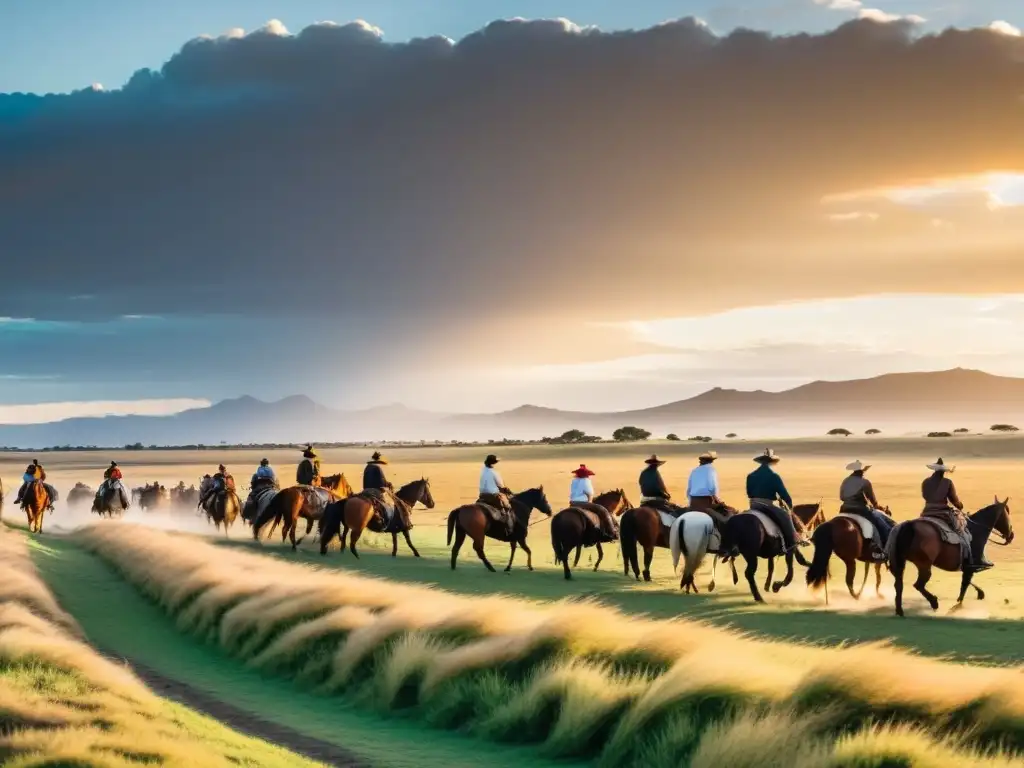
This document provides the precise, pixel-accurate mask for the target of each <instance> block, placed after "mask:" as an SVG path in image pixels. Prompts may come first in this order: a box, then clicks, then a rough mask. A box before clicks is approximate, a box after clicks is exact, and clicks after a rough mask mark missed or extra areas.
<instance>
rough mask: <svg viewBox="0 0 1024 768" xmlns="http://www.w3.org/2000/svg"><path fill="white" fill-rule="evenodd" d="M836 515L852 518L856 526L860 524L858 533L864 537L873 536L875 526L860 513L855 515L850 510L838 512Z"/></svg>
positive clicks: (871, 537)
mask: <svg viewBox="0 0 1024 768" xmlns="http://www.w3.org/2000/svg"><path fill="white" fill-rule="evenodd" d="M836 517H846V518H849V519H850V520H853V522H855V523H856V524H857V525H858V526H860V535H861V536H863V537H864V538H865V539H874V538H875V526H874V525H873V524H872V522H871V521H870V520H868V519H867V518H866V517H862V516H861V515H855V514H853V513H851V512H840V513H839V514H838V515H836Z"/></svg>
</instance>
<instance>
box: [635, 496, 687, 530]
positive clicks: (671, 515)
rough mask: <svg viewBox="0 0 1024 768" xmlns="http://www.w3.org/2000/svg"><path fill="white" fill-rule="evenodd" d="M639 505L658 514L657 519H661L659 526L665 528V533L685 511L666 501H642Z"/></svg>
mask: <svg viewBox="0 0 1024 768" xmlns="http://www.w3.org/2000/svg"><path fill="white" fill-rule="evenodd" d="M640 505H641V506H643V507H647V508H648V509H653V510H654V511H655V512H657V513H658V517H660V518H661V524H662V526H663V527H664V528H665V530H666V532H667V531H668V529H670V528H671V527H672V524H673V523H675V521H676V518H678V517H679V516H680V515H681V514H683V513H684V512H686V511H687V509H686V507H680V506H678V505H677V504H673V503H672V502H671V501H669V500H668V499H643V500H642V501H641V502H640Z"/></svg>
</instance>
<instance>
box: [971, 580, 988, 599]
mask: <svg viewBox="0 0 1024 768" xmlns="http://www.w3.org/2000/svg"><path fill="white" fill-rule="evenodd" d="M971 586H972V587H974V591H975V592H977V593H978V599H979V600H984V599H985V592H984V591H983V590H982V588H981V587H979V586H978V585H977V584H975V583H974V582H973V581H972V582H971Z"/></svg>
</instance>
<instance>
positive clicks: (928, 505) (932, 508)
mask: <svg viewBox="0 0 1024 768" xmlns="http://www.w3.org/2000/svg"><path fill="white" fill-rule="evenodd" d="M926 466H927V467H928V469H930V470H931V471H932V474H931V476H930V477H926V478H925V479H924V482H922V483H921V496H922V497H923V498H924V510H923V511H922V513H921V516H922V517H939V518H943V519H945V520H946V521H947V522H948V523H949V524H950V526H952V528H953V530H954V531H956V532H957V533H959V534H960V535H961V536H962V537H963V538H964V540H965V541H967V543H968V544H969V545H970V550H971V562H970V563H969V564H965V566H966V567H965V568H964V570H967V569H970V570H972V571H984V570H986V569H988V568H991V567H992V563H990V562H989V561H988V559H987V558H985V556H984V554H982V555H981V556H980V557H979V555H978V549H979V545H980V548H982V549H983V548H984V545H985V541H984V540H983V539H981V537H977V538H978V539H979V541H978V542H977V543H976V542H975V540H974V537H972V536H971V532H970V531H969V530H967V516H966V515H965V514H964V505H963V502H962V501H960V497H959V496H957V493H956V488H955V487H954V486H953V481H952V480H950V479H949V478H948V477H946V475H947V474H949V473H951V472H953V471H954V470H955V469H956V467H951V466H949V465H947V464H946V463H945V462H943V461H942V459H939V460H938V461H937V462H935V463H934V464H927V465H926Z"/></svg>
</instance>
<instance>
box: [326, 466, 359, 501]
mask: <svg viewBox="0 0 1024 768" xmlns="http://www.w3.org/2000/svg"><path fill="white" fill-rule="evenodd" d="M320 487H321V488H326V489H327V490H328V491H333V492H334V494H335V495H336V496H337V497H338V498H341V499H345V498H348V497H349V496H351V495H352V494H353V493H355V491H354V490H353V489H352V486H351V485H349V482H348V480H347V479H346V477H345V473H344V472H339V473H338V474H336V475H328V476H327V477H321V478H320Z"/></svg>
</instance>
